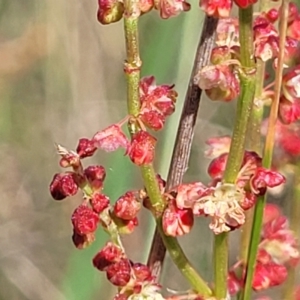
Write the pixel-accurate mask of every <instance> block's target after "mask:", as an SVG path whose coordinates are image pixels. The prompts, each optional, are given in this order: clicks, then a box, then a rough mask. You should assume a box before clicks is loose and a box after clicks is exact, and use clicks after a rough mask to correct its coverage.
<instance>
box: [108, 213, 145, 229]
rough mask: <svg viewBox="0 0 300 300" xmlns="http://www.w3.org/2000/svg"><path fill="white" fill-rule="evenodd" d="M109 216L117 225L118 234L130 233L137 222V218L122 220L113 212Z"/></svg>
mask: <svg viewBox="0 0 300 300" xmlns="http://www.w3.org/2000/svg"><path fill="white" fill-rule="evenodd" d="M111 217H112V219H113V221H114V222H115V224H116V226H117V227H118V232H119V233H120V234H131V233H132V232H133V231H134V229H135V227H136V226H138V224H139V221H138V219H137V218H133V219H131V220H124V219H120V218H118V217H117V216H116V215H114V214H113V213H112V214H111Z"/></svg>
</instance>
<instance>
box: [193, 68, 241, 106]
mask: <svg viewBox="0 0 300 300" xmlns="http://www.w3.org/2000/svg"><path fill="white" fill-rule="evenodd" d="M195 81H196V82H197V84H198V86H199V87H200V89H202V90H205V92H206V94H207V96H208V97H209V98H210V99H211V100H220V101H226V102H227V101H231V100H233V99H235V98H236V97H237V96H238V95H239V93H240V83H239V81H238V79H237V77H236V75H235V74H233V72H232V70H231V67H230V66H227V65H216V66H206V67H204V68H202V69H201V70H200V72H199V73H198V74H197V76H196V77H195Z"/></svg>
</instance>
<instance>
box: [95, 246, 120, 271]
mask: <svg viewBox="0 0 300 300" xmlns="http://www.w3.org/2000/svg"><path fill="white" fill-rule="evenodd" d="M122 258H123V253H122V250H121V249H120V248H119V247H118V246H117V245H115V244H113V243H111V242H108V243H106V245H105V247H104V248H103V249H101V250H100V251H99V252H98V253H97V254H96V255H95V257H94V258H93V265H94V267H95V268H97V269H98V270H99V271H105V270H106V269H107V267H109V266H110V265H112V264H114V263H116V262H118V261H120V260H121V259H122Z"/></svg>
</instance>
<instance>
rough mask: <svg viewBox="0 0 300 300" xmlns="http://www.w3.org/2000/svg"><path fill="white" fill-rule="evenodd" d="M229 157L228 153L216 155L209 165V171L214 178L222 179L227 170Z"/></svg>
mask: <svg viewBox="0 0 300 300" xmlns="http://www.w3.org/2000/svg"><path fill="white" fill-rule="evenodd" d="M227 159H228V153H223V154H221V155H220V156H219V157H216V158H215V159H214V160H212V161H211V163H210V164H209V166H208V169H207V172H208V174H209V176H210V177H211V178H213V179H222V177H223V173H224V171H225V167H226V163H227Z"/></svg>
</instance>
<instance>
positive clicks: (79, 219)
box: [72, 204, 99, 235]
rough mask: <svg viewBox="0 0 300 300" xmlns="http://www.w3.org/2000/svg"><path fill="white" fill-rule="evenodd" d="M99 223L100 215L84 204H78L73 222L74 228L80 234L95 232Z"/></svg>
mask: <svg viewBox="0 0 300 300" xmlns="http://www.w3.org/2000/svg"><path fill="white" fill-rule="evenodd" d="M98 223H99V217H98V215H97V214H96V213H95V212H93V211H92V210H91V209H90V208H89V207H87V206H86V205H84V204H82V205H80V206H78V207H77V208H76V209H75V211H74V212H73V215H72V224H73V226H74V230H75V231H76V232H77V233H79V234H80V235H85V234H89V233H93V232H95V231H96V229H97V226H98Z"/></svg>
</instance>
